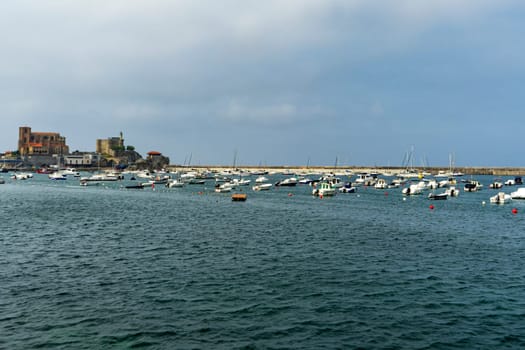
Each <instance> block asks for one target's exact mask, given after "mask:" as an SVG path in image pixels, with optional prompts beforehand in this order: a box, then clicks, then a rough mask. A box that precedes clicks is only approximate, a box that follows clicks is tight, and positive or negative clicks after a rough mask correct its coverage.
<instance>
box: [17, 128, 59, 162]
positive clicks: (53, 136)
mask: <svg viewBox="0 0 525 350" xmlns="http://www.w3.org/2000/svg"><path fill="white" fill-rule="evenodd" d="M18 152H19V153H20V156H22V157H25V156H31V155H35V156H52V155H55V154H57V155H65V154H69V147H68V146H67V144H66V138H65V137H64V136H61V135H60V134H59V133H56V132H33V131H31V128H30V127H29V126H22V127H20V128H19V134H18Z"/></svg>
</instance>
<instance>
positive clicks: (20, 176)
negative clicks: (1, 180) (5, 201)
mask: <svg viewBox="0 0 525 350" xmlns="http://www.w3.org/2000/svg"><path fill="white" fill-rule="evenodd" d="M32 177H33V174H31V173H14V174H13V175H12V176H11V179H13V180H27V179H31V178H32Z"/></svg>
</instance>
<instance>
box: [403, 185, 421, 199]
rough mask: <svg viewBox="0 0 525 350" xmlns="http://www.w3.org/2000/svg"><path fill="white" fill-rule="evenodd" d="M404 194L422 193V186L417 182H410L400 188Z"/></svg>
mask: <svg viewBox="0 0 525 350" xmlns="http://www.w3.org/2000/svg"><path fill="white" fill-rule="evenodd" d="M401 192H402V193H403V194H404V195H407V196H414V195H418V194H421V193H423V188H422V187H421V186H420V185H419V184H412V185H410V186H408V187H405V188H403V189H402V190H401Z"/></svg>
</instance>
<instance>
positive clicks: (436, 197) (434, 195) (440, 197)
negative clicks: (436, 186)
mask: <svg viewBox="0 0 525 350" xmlns="http://www.w3.org/2000/svg"><path fill="white" fill-rule="evenodd" d="M447 198H448V193H447V192H443V193H434V192H432V193H429V194H428V199H433V200H445V199H447Z"/></svg>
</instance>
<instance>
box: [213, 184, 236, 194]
mask: <svg viewBox="0 0 525 350" xmlns="http://www.w3.org/2000/svg"><path fill="white" fill-rule="evenodd" d="M233 188H234V186H233V184H232V183H231V182H225V183H223V184H220V185H219V184H217V185H216V186H215V192H217V193H226V192H231V191H232V190H233Z"/></svg>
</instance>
